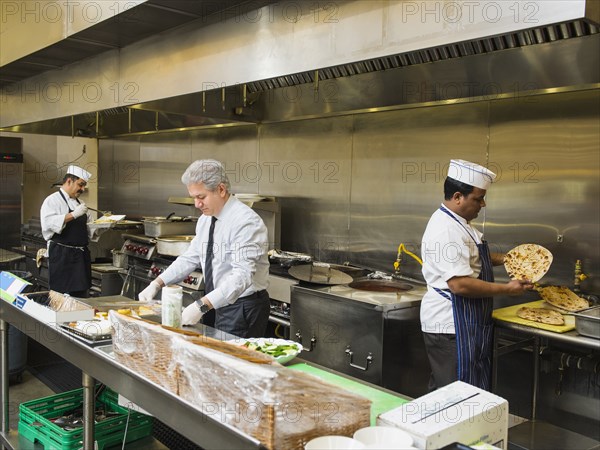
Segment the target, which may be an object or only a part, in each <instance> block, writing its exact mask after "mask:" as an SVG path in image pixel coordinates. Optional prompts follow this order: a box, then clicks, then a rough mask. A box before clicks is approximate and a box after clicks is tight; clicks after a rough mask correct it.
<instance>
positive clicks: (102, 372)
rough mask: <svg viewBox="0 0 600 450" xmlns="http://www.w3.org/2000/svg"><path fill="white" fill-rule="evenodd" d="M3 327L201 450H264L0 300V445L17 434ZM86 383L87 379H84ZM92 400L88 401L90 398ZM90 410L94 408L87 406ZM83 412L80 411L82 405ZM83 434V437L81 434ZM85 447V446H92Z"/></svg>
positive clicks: (219, 335)
mask: <svg viewBox="0 0 600 450" xmlns="http://www.w3.org/2000/svg"><path fill="white" fill-rule="evenodd" d="M6 323H10V324H11V325H12V326H14V327H16V328H18V329H20V330H21V331H22V332H23V333H25V334H27V335H28V336H29V337H30V338H32V339H34V340H36V341H38V342H39V343H41V344H42V345H44V346H45V347H47V348H48V349H49V350H51V351H53V352H54V353H56V354H58V355H59V356H61V357H62V358H64V359H66V360H67V361H69V362H70V363H72V364H74V365H75V366H77V367H79V368H80V369H81V370H82V371H83V373H84V375H83V378H84V381H85V379H86V377H87V378H88V379H89V378H92V379H95V380H98V381H100V382H102V383H104V384H106V385H107V386H109V387H110V388H111V389H113V390H115V391H116V392H119V393H120V394H122V395H124V396H125V397H127V399H129V400H131V401H132V402H134V403H136V404H138V405H139V406H140V407H142V408H144V409H145V410H147V411H148V412H149V413H151V414H153V415H154V416H155V417H156V418H158V419H159V420H161V421H162V422H164V423H165V424H167V425H168V426H170V427H171V428H173V429H174V430H175V431H177V432H179V433H181V434H182V435H183V436H185V437H186V438H188V439H190V440H191V441H193V442H196V443H198V444H199V445H201V446H202V447H203V448H205V449H213V448H214V449H217V448H236V449H251V448H263V446H262V445H261V444H260V442H259V441H257V440H256V439H254V438H252V437H250V436H248V435H246V434H244V433H241V432H240V431H238V430H237V429H235V428H233V427H230V426H228V425H224V424H222V423H220V422H217V421H216V420H214V419H213V418H211V417H210V416H207V415H204V414H202V412H201V411H200V410H198V409H197V408H196V407H194V406H192V405H191V404H189V403H187V402H186V401H185V400H183V399H181V398H180V397H178V396H176V395H174V394H172V393H170V392H168V391H166V390H164V389H162V388H161V387H160V386H158V385H156V384H154V383H152V382H150V381H148V380H146V379H145V378H143V377H141V376H139V375H138V374H136V373H135V372H133V371H131V370H129V369H128V368H126V367H125V366H123V365H121V364H119V363H118V362H116V361H115V360H114V359H113V358H111V357H110V356H109V355H107V354H102V353H101V352H98V351H96V350H94V349H92V348H91V347H88V346H87V345H86V344H84V343H82V342H79V341H78V340H76V339H74V338H73V337H71V336H70V335H68V334H67V333H66V332H64V331H62V330H61V329H60V328H59V327H53V326H50V325H47V324H44V323H42V322H40V321H38V320H37V319H35V318H33V317H31V316H29V315H28V314H26V313H24V312H23V311H21V310H20V309H18V308H16V307H14V306H12V305H11V304H9V303H8V302H6V301H4V300H0V331H1V333H0V349H1V351H2V353H1V363H2V364H1V366H2V396H1V400H2V402H1V405H2V409H1V413H2V414H1V416H0V418H1V424H2V429H1V430H0V431H1V432H0V443H1V444H2V445H4V446H7V447H8V448H16V447H14V446H13V445H14V442H16V438H15V436H16V432H14V431H12V432H10V431H9V429H8V406H9V399H8V363H7V362H8V357H7V327H6ZM197 328H198V331H200V332H202V333H204V334H206V335H207V336H210V337H215V338H216V339H227V338H229V337H232V336H231V335H228V334H227V333H223V332H220V331H218V330H215V329H214V328H211V327H207V326H204V325H200V326H199V327H197ZM88 381H89V380H88ZM92 401H93V399H92ZM92 408H93V406H92ZM84 409H85V407H84ZM84 434H85V433H84ZM87 445H88V446H87V447H86V446H85V440H84V448H85V449H86V450H87V448H90V449H91V448H93V443H92V446H91V447H90V446H89V445H90V444H89V443H88V444H87Z"/></svg>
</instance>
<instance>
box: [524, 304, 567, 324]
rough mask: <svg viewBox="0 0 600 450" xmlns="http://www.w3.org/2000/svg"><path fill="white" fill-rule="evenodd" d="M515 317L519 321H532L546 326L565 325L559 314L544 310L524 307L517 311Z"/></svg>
mask: <svg viewBox="0 0 600 450" xmlns="http://www.w3.org/2000/svg"><path fill="white" fill-rule="evenodd" d="M517 316H518V317H520V318H521V319H526V320H532V321H534V322H540V323H545V324H547V325H564V324H565V318H564V317H563V316H562V314H561V313H559V312H558V311H553V310H551V309H546V308H528V307H526V306H524V307H522V308H520V309H519V310H517Z"/></svg>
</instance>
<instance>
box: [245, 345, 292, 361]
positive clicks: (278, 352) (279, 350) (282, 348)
mask: <svg viewBox="0 0 600 450" xmlns="http://www.w3.org/2000/svg"><path fill="white" fill-rule="evenodd" d="M244 347H247V348H249V349H250V350H256V351H258V352H261V353H265V354H267V355H270V356H273V357H275V358H277V357H279V356H287V355H295V354H297V353H298V347H297V346H295V345H293V344H283V345H276V344H269V343H268V342H264V343H262V344H261V345H258V344H256V343H255V342H250V341H247V342H245V343H244Z"/></svg>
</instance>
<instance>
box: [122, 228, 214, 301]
mask: <svg viewBox="0 0 600 450" xmlns="http://www.w3.org/2000/svg"><path fill="white" fill-rule="evenodd" d="M123 238H124V239H125V241H124V243H123V245H122V247H121V251H122V252H123V254H125V255H126V257H127V268H126V270H124V271H123V272H125V273H126V277H125V283H124V285H123V292H122V294H123V295H125V296H127V297H129V298H137V296H138V294H139V293H140V292H141V291H142V290H143V289H144V288H145V287H146V286H148V284H150V283H151V282H152V280H154V279H155V278H156V277H158V276H159V275H160V274H161V273H163V272H164V271H165V270H166V268H167V267H169V265H171V264H172V263H173V261H175V259H176V257H174V256H170V255H161V254H159V253H158V251H157V242H156V238H154V237H150V236H145V235H140V234H123ZM202 281H203V277H202V272H201V271H199V270H198V271H193V272H192V273H191V274H189V275H188V276H187V277H186V278H185V279H184V280H183V281H181V282H179V283H177V284H178V285H179V286H181V287H182V288H183V293H184V305H188V304H190V303H191V302H192V301H194V300H197V299H198V298H200V297H201V296H202V293H203V289H204V285H203V283H202Z"/></svg>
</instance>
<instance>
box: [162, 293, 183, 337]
mask: <svg viewBox="0 0 600 450" xmlns="http://www.w3.org/2000/svg"><path fill="white" fill-rule="evenodd" d="M161 298H162V324H163V325H165V326H168V327H173V328H181V307H182V299H183V288H182V287H181V286H177V285H173V284H172V285H169V286H165V287H164V288H163V289H162V297H161Z"/></svg>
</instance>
